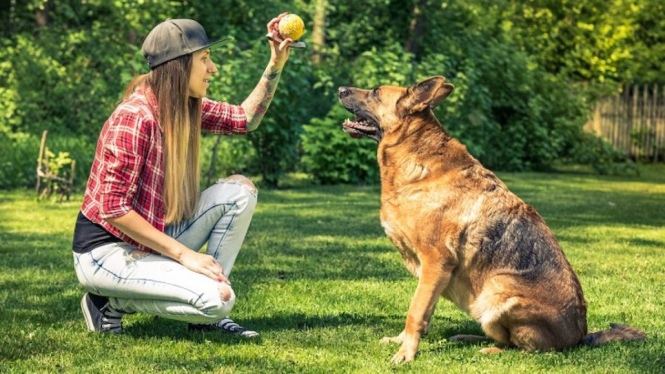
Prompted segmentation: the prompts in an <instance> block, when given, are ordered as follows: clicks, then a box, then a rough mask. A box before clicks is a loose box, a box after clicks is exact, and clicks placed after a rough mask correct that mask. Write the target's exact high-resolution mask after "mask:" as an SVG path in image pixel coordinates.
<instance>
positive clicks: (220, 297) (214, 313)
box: [203, 283, 236, 320]
mask: <svg viewBox="0 0 665 374" xmlns="http://www.w3.org/2000/svg"><path fill="white" fill-rule="evenodd" d="M210 292H211V294H210V295H208V296H209V301H208V302H207V303H206V306H205V310H204V311H203V312H204V313H205V314H206V315H207V316H209V317H210V319H211V320H220V319H222V318H224V317H226V316H228V315H229V314H230V313H231V309H233V305H234V304H235V301H236V295H235V292H233V289H232V288H231V286H229V285H227V284H225V283H220V284H219V287H218V288H217V290H214V291H212V290H211V291H210Z"/></svg>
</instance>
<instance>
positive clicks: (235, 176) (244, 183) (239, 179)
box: [220, 174, 258, 196]
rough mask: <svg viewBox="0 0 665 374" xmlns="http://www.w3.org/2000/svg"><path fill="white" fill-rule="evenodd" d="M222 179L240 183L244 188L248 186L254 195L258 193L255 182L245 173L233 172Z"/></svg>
mask: <svg viewBox="0 0 665 374" xmlns="http://www.w3.org/2000/svg"><path fill="white" fill-rule="evenodd" d="M220 181H223V182H228V183H238V184H240V185H241V186H243V187H244V188H246V189H247V190H248V191H249V192H250V193H251V194H252V195H254V196H256V194H257V193H258V190H257V188H256V186H255V185H254V183H253V182H252V181H251V180H250V179H249V178H247V177H246V176H244V175H240V174H233V175H230V176H228V177H226V178H222V179H220Z"/></svg>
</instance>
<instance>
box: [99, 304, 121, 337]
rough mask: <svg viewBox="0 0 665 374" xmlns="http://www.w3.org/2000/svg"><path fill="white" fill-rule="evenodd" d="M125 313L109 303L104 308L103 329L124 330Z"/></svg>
mask: <svg viewBox="0 0 665 374" xmlns="http://www.w3.org/2000/svg"><path fill="white" fill-rule="evenodd" d="M124 315H125V313H121V312H119V311H117V310H115V309H113V308H112V307H111V306H110V305H108V304H107V305H106V306H105V307H104V308H103V310H102V329H103V330H106V331H114V330H122V317H123V316H124Z"/></svg>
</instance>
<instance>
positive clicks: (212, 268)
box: [179, 249, 231, 284]
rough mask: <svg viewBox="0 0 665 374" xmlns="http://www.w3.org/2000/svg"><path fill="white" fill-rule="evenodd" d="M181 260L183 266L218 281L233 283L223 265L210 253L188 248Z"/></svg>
mask: <svg viewBox="0 0 665 374" xmlns="http://www.w3.org/2000/svg"><path fill="white" fill-rule="evenodd" d="M179 260H180V263H181V264H182V266H184V267H186V268H187V269H189V270H191V271H194V272H197V273H201V274H203V275H205V276H207V277H209V278H211V279H213V280H216V281H218V282H223V283H226V284H231V282H229V279H228V278H227V277H226V276H225V275H224V272H223V269H222V266H221V265H220V264H219V263H218V262H217V260H215V258H214V257H212V256H210V255H207V254H204V253H199V252H194V251H192V250H189V249H186V250H183V252H182V254H181V256H180V259H179Z"/></svg>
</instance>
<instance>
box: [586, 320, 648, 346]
mask: <svg viewBox="0 0 665 374" xmlns="http://www.w3.org/2000/svg"><path fill="white" fill-rule="evenodd" d="M646 338H647V335H646V334H645V333H644V332H642V331H640V330H638V329H636V328H634V327H630V326H626V325H618V324H616V323H610V329H609V330H602V331H596V332H592V333H591V334H588V335H587V336H586V337H585V338H584V339H582V344H583V345H590V346H594V347H595V346H599V345H601V344H605V343H609V342H614V341H630V340H644V339H646Z"/></svg>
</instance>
